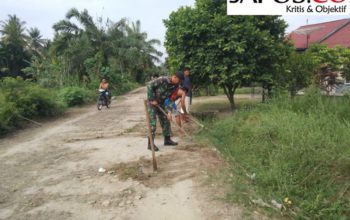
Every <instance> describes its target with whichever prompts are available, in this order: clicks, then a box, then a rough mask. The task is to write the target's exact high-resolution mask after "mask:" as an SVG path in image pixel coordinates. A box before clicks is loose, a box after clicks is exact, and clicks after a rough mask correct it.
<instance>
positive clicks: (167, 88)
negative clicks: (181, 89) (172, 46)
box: [147, 71, 184, 151]
mask: <svg viewBox="0 0 350 220" xmlns="http://www.w3.org/2000/svg"><path fill="white" fill-rule="evenodd" d="M182 80H184V75H183V73H182V72H180V71H178V72H176V73H175V74H174V75H172V76H171V77H166V76H165V77H160V78H158V79H155V80H153V81H152V82H151V83H150V84H149V85H148V86H147V100H148V103H149V106H148V113H149V115H150V122H151V128H152V138H153V143H154V137H155V133H156V126H157V116H158V118H159V122H160V125H161V126H162V129H163V136H164V145H171V146H173V145H177V143H176V142H174V141H172V140H171V138H170V135H171V127H170V122H169V121H168V119H167V116H166V115H164V114H163V113H162V112H161V111H160V110H159V109H158V107H160V108H162V109H163V110H164V111H165V112H166V111H167V109H166V108H165V106H164V101H165V99H167V98H169V97H170V96H171V94H172V93H173V92H174V91H175V90H176V89H177V88H178V86H179V85H180V83H181V81H182ZM148 149H151V144H150V140H149V139H148ZM154 149H155V151H158V150H159V149H158V147H157V146H155V145H154Z"/></svg>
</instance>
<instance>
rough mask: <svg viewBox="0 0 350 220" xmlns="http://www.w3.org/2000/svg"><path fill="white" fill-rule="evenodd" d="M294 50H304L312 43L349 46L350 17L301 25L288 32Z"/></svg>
mask: <svg viewBox="0 0 350 220" xmlns="http://www.w3.org/2000/svg"><path fill="white" fill-rule="evenodd" d="M289 38H290V39H291V40H292V42H293V43H294V46H295V48H296V50H298V51H304V50H306V49H307V48H309V46H310V45H311V44H313V43H320V44H326V45H328V46H329V47H334V46H337V45H339V46H343V47H347V48H350V18H347V19H342V20H336V21H330V22H324V23H319V24H310V25H305V26H301V27H299V28H298V29H296V30H295V31H293V32H292V33H290V34H289Z"/></svg>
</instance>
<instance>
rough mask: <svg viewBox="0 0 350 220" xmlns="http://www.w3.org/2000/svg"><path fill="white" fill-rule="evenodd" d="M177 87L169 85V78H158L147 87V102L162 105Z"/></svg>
mask: <svg viewBox="0 0 350 220" xmlns="http://www.w3.org/2000/svg"><path fill="white" fill-rule="evenodd" d="M177 87H178V86H177V85H174V84H171V83H170V78H169V77H165V76H164V77H160V78H158V79H155V80H153V81H152V82H150V83H149V85H148V86H147V99H148V101H154V100H155V101H158V103H159V104H161V105H163V103H164V101H165V99H167V98H169V97H170V96H171V94H172V93H173V92H174V91H175V90H176V89H177Z"/></svg>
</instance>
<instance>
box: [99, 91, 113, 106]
mask: <svg viewBox="0 0 350 220" xmlns="http://www.w3.org/2000/svg"><path fill="white" fill-rule="evenodd" d="M98 92H99V93H100V95H99V97H98V99H97V109H98V110H102V107H103V106H106V107H107V108H109V105H110V104H111V100H110V98H109V94H108V91H106V90H104V89H99V90H98Z"/></svg>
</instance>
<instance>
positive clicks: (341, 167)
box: [209, 92, 350, 219]
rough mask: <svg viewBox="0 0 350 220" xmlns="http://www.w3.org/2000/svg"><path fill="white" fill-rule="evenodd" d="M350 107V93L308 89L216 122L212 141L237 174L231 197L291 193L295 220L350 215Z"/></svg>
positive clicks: (267, 198) (280, 196)
mask: <svg viewBox="0 0 350 220" xmlns="http://www.w3.org/2000/svg"><path fill="white" fill-rule="evenodd" d="M349 106H350V99H349V98H347V97H342V98H335V97H322V96H321V95H319V94H317V93H315V92H308V93H307V94H306V95H305V96H304V97H297V98H295V99H294V100H289V99H282V98H280V99H278V100H275V101H272V102H271V103H269V104H267V105H262V106H260V107H257V108H256V109H255V110H253V111H252V112H239V113H237V114H236V115H235V116H234V117H231V118H227V119H225V120H222V121H220V122H217V123H216V124H214V125H213V128H212V129H211V131H210V132H209V134H210V137H211V140H212V141H213V143H214V144H215V145H216V146H217V147H218V149H219V150H220V151H221V152H222V154H223V155H224V156H225V157H226V159H227V160H228V161H229V162H230V164H231V165H232V172H233V173H235V174H236V175H235V178H234V179H231V182H232V186H233V189H234V190H233V192H234V193H231V194H230V195H229V198H231V199H234V200H239V201H244V198H247V197H250V198H257V197H259V198H262V199H263V200H264V201H266V202H269V201H271V200H272V199H274V200H277V201H278V202H280V203H281V204H283V200H284V199H285V198H286V197H288V198H289V199H290V200H291V201H292V206H290V207H289V208H288V209H289V210H293V211H294V212H295V213H297V215H296V216H294V215H293V217H295V218H310V219H346V216H350V211H349V210H350V198H349V193H348V190H349V181H350V172H349V171H350V148H349V145H350V133H349V130H350V116H349V114H348V111H349V110H348V109H349ZM253 174H255V178H252V175H253ZM287 207H288V206H287ZM290 213H292V212H287V214H290Z"/></svg>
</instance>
